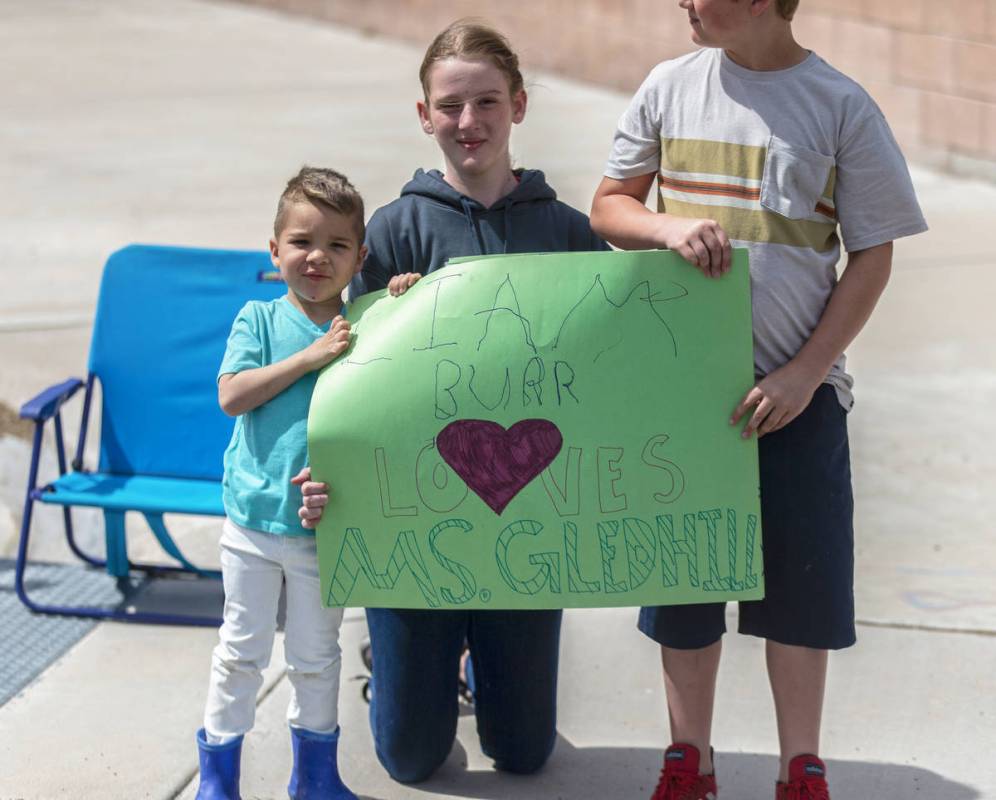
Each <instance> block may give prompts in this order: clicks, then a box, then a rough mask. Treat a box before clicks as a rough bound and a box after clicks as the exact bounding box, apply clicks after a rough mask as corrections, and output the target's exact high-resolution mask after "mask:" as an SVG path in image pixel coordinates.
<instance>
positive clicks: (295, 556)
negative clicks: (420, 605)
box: [197, 167, 366, 800]
mask: <svg viewBox="0 0 996 800" xmlns="http://www.w3.org/2000/svg"><path fill="white" fill-rule="evenodd" d="M363 236H364V223H363V200H362V198H361V197H360V195H359V194H358V193H357V191H356V190H355V189H354V188H353V187H352V186H351V185H350V183H349V181H347V180H346V178H345V177H344V176H342V175H340V174H339V173H338V172H334V171H332V170H328V169H314V168H310V167H305V168H303V169H302V170H301V171H300V172H299V173H298V174H297V175H296V176H295V177H293V178H292V179H291V180H290V182H289V183H288V184H287V188H286V189H285V190H284V192H283V194H282V195H281V196H280V202H279V204H278V206H277V216H276V221H275V222H274V231H273V238H272V239H270V256H271V259H272V261H273V264H274V266H276V267H277V268H279V270H280V274H281V276H282V277H283V279H284V281H285V282H286V284H287V294H286V295H285V296H284V297H281V298H279V299H278V300H274V301H271V302H268V303H264V302H258V301H253V302H250V303H247V304H246V305H245V307H243V309H242V310H241V311H240V312H239V314H238V316H237V317H236V319H235V322H234V324H233V325H232V332H231V334H230V335H229V338H228V347H227V349H226V351H225V357H224V360H223V361H222V364H221V369H220V370H219V375H218V401H219V403H220V404H221V408H222V410H224V411H225V413H226V414H230V415H232V416H236V417H238V419H237V420H236V423H235V432H234V434H233V435H232V442H231V444H230V445H229V446H228V450H227V451H226V452H225V477H224V503H225V512H226V514H227V519H226V520H225V526H224V531H223V534H222V538H221V570H222V576H223V578H224V584H225V611H224V622H223V624H222V626H221V630H220V632H219V636H220V639H221V641H220V643H219V644H218V646H217V647H216V648H215V650H214V657H213V660H212V668H211V680H210V685H209V688H208V698H207V708H206V710H205V712H204V728H203V729H201V730H200V731H198V732H197V744H198V748H199V751H200V770H201V783H200V789H199V790H198V793H197V797H198V798H199V799H201V800H214V799H215V798H237V797H238V796H239V792H238V781H239V758H240V752H241V746H242V737H243V736H244V734H245V733H246V732H247V731H249V729H250V728H251V727H252V724H253V719H254V716H255V710H256V692H257V690H258V689H259V686H260V683H261V682H262V677H261V671H262V670H263V668H264V667H265V666H266V665H267V663H268V662H269V659H270V651H271V650H272V647H273V635H274V632H275V630H276V625H277V603H278V601H279V598H280V588H281V584H282V583H285V584H286V592H287V611H286V625H285V634H286V636H285V644H284V649H285V653H286V657H287V666H288V670H287V675H288V678H289V679H290V682H291V690H292V694H291V700H290V705H289V707H288V709H287V720H288V722H289V724H290V730H291V743H292V746H293V751H294V771H293V773H292V775H291V779H290V785H289V786H288V792H289V793H290V796H291V798H305V797H307V798H311V797H319V796H321V797H323V798H332V799H333V800H356V795H354V794H353V793H352V792H351V791H349V789H347V788H346V787H345V786H344V785H343V783H342V781H341V780H340V778H339V773H338V767H337V759H336V751H337V743H338V738H339V728H338V725H337V719H338V714H337V705H338V697H339V669H340V651H339V625H340V622H341V621H342V609H334V608H323V607H322V601H321V590H320V588H319V581H318V559H317V554H316V548H315V537H314V534H313V533H312V532H311V531H308V530H305V529H304V528H303V527H302V525H301V522H300V520H299V519H298V516H297V507H298V502H299V501H298V499H297V497H291V496H290V494H289V493H288V484H289V483H290V482H291V481H292V480H294V481H295V482H300V480H301V479H300V478H299V477H297V475H298V473H299V472H301V470H303V468H304V467H305V466H306V465H307V461H308V445H307V420H308V406H309V404H310V402H311V394H312V391H313V389H314V386H315V381H316V376H317V370H319V369H321V368H322V367H324V366H325V365H326V364H328V363H329V362H331V361H332V360H333V359H335V358H336V357H337V356H339V355H340V354H341V353H343V352H344V351H345V350H346V348H347V347H348V346H349V323H348V322H346V321H345V320H344V319H343V318H342V316H341V314H340V312H341V309H342V291H343V289H345V288H346V286H347V285H348V284H349V282H350V280H351V279H352V278H353V276H354V275H355V274H356V273H358V272H359V271H360V267H361V265H362V263H363V257H364V255H365V252H366V248H365V247H364V246H363Z"/></svg>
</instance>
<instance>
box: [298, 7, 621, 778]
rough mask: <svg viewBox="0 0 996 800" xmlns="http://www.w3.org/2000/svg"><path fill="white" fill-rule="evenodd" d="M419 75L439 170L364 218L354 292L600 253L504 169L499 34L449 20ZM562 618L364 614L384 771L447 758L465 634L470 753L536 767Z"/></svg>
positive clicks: (511, 70) (537, 184)
mask: <svg viewBox="0 0 996 800" xmlns="http://www.w3.org/2000/svg"><path fill="white" fill-rule="evenodd" d="M419 77H420V79H421V82H422V89H423V93H424V96H423V98H422V100H421V101H419V102H418V104H417V108H418V117H419V122H420V123H421V126H422V129H423V130H424V131H425V133H426V134H428V135H429V136H432V137H434V138H435V140H436V143H437V144H438V145H439V149H440V150H441V151H442V155H443V162H444V165H445V168H444V171H443V172H439V171H438V170H429V171H428V172H426V171H423V170H421V169H419V170H417V171H416V172H415V176H414V177H413V178H412V180H411V181H409V183H408V184H407V185H405V187H404V188H403V189H402V190H401V196H400V197H399V198H398V199H397V200H394V201H393V202H391V203H389V204H388V205H386V206H385V207H383V208H381V209H379V210H378V211H377V212H376V213H375V214H374V215H373V217H372V218H371V220H370V224H369V226H368V228H367V238H366V245H367V249H368V252H367V257H366V260H365V262H364V265H363V271H362V273H361V274H360V275H359V276H357V278H356V279H355V280H354V282H353V284H352V286H351V295H352V297H353V298H356V297H357V296H359V295H361V294H363V293H365V292H370V291H374V290H377V289H383V288H385V287H386V288H388V289H389V290H390V293H391V294H392V295H398V294H401V293H403V292H404V291H406V290H407V289H408V288H409V287H410V286H412V285H413V284H414V283H415V282H416V281H417V280H418V279H419V278H420V277H421V276H422V275H424V274H426V273H429V272H432V271H433V270H436V269H439V268H440V267H443V266H445V264H446V262H447V259H450V258H454V257H457V256H470V255H479V254H493V253H536V252H565V251H585V250H604V249H608V246H607V245H606V244H605V243H604V242H603V241H602V240H601V239H600V238H599V237H598V236H596V235H595V234H594V233H592V231H591V228H590V227H589V224H588V218H587V217H586V216H585V215H584V214H582V213H581V212H580V211H576V210H575V209H573V208H571V207H570V206H568V205H566V204H564V203H562V202H560V201H559V200H557V195H556V193H555V192H554V190H553V189H552V188H551V187H550V186H549V185H548V184H547V183H546V180H545V178H544V176H543V173H542V172H540V171H539V170H528V169H526V170H523V169H512V163H511V157H510V155H509V135H510V133H511V130H512V125H514V124H518V123H521V122H522V120H523V119H524V118H525V116H526V91H525V89H524V87H523V81H522V75H521V73H520V72H519V65H518V58H517V56H516V55H515V53H514V52H513V51H512V50H511V48H510V46H509V44H508V41H507V40H506V39H505V37H504V36H502V35H501V34H500V33H498V32H497V31H495V30H493V29H491V28H489V27H487V26H485V25H482V24H479V23H477V22H475V21H470V20H461V21H458V22H455V23H453V24H452V25H450V26H449V27H447V28H446V29H445V30H444V31H442V33H440V34H439V35H438V36H437V37H436V38H435V40H434V41H433V42H432V44H431V45H430V46H429V49H428V50H427V51H426V54H425V58H424V60H423V62H422V67H421V70H420V71H419ZM302 490H303V492H304V494H305V507H303V508H302V509H301V511H300V515H301V518H302V520H303V521H304V522H305V524H306V525H309V526H314V525H315V524H316V523H317V520H318V519H319V518H320V517H321V512H322V507H323V506H324V504H325V503H326V502H327V495H326V494H325V491H326V487H325V485H324V484H316V483H313V482H310V481H308V482H306V483H304V484H303V486H302ZM561 615H562V612H561V611H559V610H541V611H450V610H446V611H435V610H433V611H421V610H410V609H368V610H367V623H368V626H369V630H370V641H371V646H372V651H373V652H372V655H373V663H374V665H375V668H374V680H373V697H372V701H371V704H370V724H371V727H372V729H373V735H374V741H375V744H376V749H377V756H378V758H379V759H380V761H381V763H382V764H383V765H384V767H385V768H386V769H387V771H388V772H389V773H390V774H391V776H392V777H393V778H394V779H395V780H398V781H402V782H406V783H410V782H416V781H421V780H424V779H425V778H428V777H429V776H430V775H432V773H433V772H435V771H436V769H437V768H438V767H439V766H440V765H441V764H442V763H443V761H444V760H445V759H446V757H447V755H448V754H449V752H450V749H451V747H452V745H453V739H454V736H455V734H456V724H457V714H458V702H457V681H458V673H459V668H460V656H461V652H462V651H463V648H464V643H465V642H467V643H469V645H470V652H471V659H472V667H473V674H474V683H475V686H474V709H475V712H476V714H477V730H478V734H479V736H480V741H481V749H482V750H483V751H484V753H485V755H487V756H489V757H490V758H492V759H493V760H494V763H495V767H496V768H497V769H500V770H506V771H508V772H515V773H530V772H534V771H536V770H538V769H539V768H540V767H542V766H543V764H544V763H545V762H546V760H547V758H548V757H549V755H550V752H551V750H552V749H553V744H554V740H555V738H556V698H557V661H558V651H559V645H560V620H561Z"/></svg>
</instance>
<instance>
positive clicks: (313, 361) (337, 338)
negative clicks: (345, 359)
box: [301, 316, 350, 370]
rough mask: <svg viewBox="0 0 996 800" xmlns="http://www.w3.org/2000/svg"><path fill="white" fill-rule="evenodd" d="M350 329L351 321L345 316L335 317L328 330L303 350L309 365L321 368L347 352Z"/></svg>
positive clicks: (313, 367) (313, 368)
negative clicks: (344, 317)
mask: <svg viewBox="0 0 996 800" xmlns="http://www.w3.org/2000/svg"><path fill="white" fill-rule="evenodd" d="M349 330H350V329H349V323H348V322H347V321H346V320H345V319H343V317H341V316H339V317H336V318H335V319H333V320H332V325H331V326H330V327H329V329H328V331H326V332H325V333H324V334H322V335H321V336H320V337H318V338H317V339H315V341H313V342H312V343H311V344H310V345H308V346H307V347H306V348H305V349H304V350H302V351H301V352H302V354H303V356H304V360H305V363H307V365H308V367H309V368H310V369H312V370H316V369H321V368H322V367H324V366H325V365H326V364H328V363H329V362H330V361H333V360H334V359H336V358H338V357H339V356H341V355H342V354H343V353H345V352H346V350H347V348H348V347H349Z"/></svg>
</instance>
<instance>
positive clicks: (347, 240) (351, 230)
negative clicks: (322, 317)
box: [270, 202, 365, 305]
mask: <svg viewBox="0 0 996 800" xmlns="http://www.w3.org/2000/svg"><path fill="white" fill-rule="evenodd" d="M364 253H365V248H364V247H363V246H362V242H361V241H360V238H359V234H358V231H357V229H356V222H355V220H353V219H352V218H351V217H349V216H347V215H345V214H340V213H338V212H337V211H333V210H332V209H330V208H328V207H327V206H323V205H321V204H320V203H310V202H302V203H293V204H292V205H291V206H289V207H288V208H287V210H286V212H285V214H284V226H283V229H282V230H281V231H280V234H279V236H278V237H277V238H276V239H271V240H270V258H271V260H272V261H273V264H274V266H276V267H277V268H279V270H280V274H281V275H282V276H283V279H284V281H285V282H286V283H287V288H288V289H290V291H291V292H293V293H294V295H296V297H297V298H298V299H299V300H300V301H302V302H304V303H308V304H312V305H321V304H325V303H333V304H335V303H337V302H338V300H339V298H340V297H341V295H342V290H343V289H345V288H346V286H347V285H348V284H349V281H350V280H351V279H352V277H353V276H354V275H355V274H356V273H357V272H359V271H360V267H361V266H362V264H363V256H364Z"/></svg>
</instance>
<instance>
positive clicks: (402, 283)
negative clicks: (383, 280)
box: [387, 272, 422, 297]
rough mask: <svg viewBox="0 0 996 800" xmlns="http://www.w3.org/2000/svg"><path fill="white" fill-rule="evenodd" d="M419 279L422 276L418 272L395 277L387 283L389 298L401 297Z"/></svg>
mask: <svg viewBox="0 0 996 800" xmlns="http://www.w3.org/2000/svg"><path fill="white" fill-rule="evenodd" d="M421 277H422V275H421V273H419V272H405V273H402V274H401V275H395V276H394V277H393V278H391V280H389V281H388V282H387V291H388V292H389V293H390V295H391V297H398V296H399V295H403V294H404V293H405V292H407V291H408V290H409V289H411V288H412V287H413V286H414V285H415V284H416V283H418V282H419V279H420V278H421Z"/></svg>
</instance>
